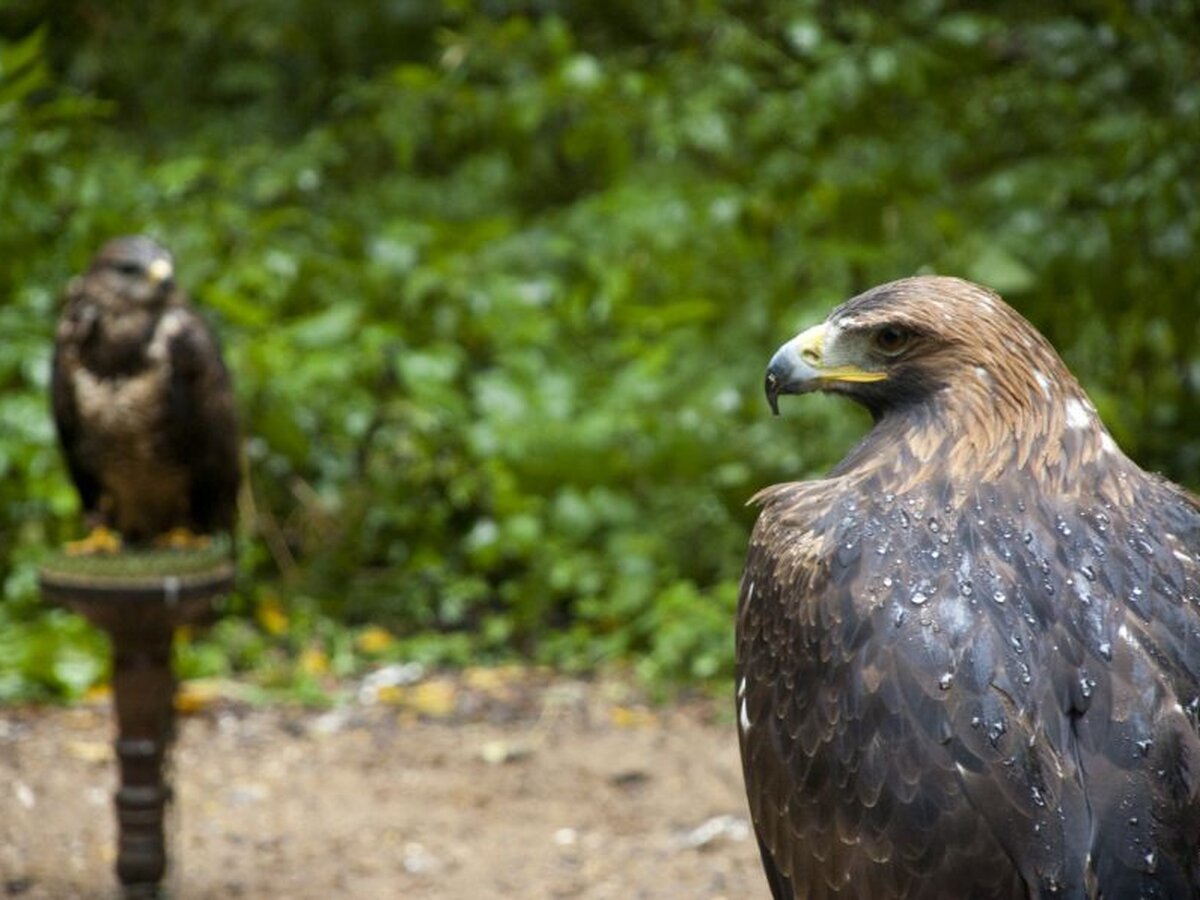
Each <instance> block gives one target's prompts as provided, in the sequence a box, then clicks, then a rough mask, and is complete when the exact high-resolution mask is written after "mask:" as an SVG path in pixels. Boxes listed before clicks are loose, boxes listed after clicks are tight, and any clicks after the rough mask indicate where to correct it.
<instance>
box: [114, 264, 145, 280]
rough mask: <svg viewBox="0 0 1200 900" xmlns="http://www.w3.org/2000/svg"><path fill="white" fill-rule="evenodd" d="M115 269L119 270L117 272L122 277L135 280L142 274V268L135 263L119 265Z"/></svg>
mask: <svg viewBox="0 0 1200 900" xmlns="http://www.w3.org/2000/svg"><path fill="white" fill-rule="evenodd" d="M114 268H115V269H116V270H117V272H119V273H120V274H122V275H126V276H128V277H129V278H135V277H137V276H138V275H141V274H142V267H141V266H139V265H138V264H137V263H135V262H123V263H117V264H116V266H114Z"/></svg>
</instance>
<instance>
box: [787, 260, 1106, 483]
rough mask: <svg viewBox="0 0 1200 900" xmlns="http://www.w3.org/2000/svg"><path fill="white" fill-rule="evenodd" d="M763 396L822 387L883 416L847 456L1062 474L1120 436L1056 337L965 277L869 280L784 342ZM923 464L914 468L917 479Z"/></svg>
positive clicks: (860, 460) (991, 472)
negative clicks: (1054, 342) (1111, 430)
mask: <svg viewBox="0 0 1200 900" xmlns="http://www.w3.org/2000/svg"><path fill="white" fill-rule="evenodd" d="M766 391H767V400H768V402H769V403H770V404H771V407H772V409H773V410H774V411H775V412H776V413H778V411H779V409H778V402H779V395H780V394H804V393H809V392H811V391H826V392H832V393H838V394H844V395H846V396H848V397H849V398H851V399H852V400H855V401H857V402H858V403H860V404H862V405H863V406H865V407H866V408H867V409H868V410H869V411H870V413H871V415H872V417H873V418H874V419H875V421H876V423H877V428H876V429H875V430H874V431H873V432H872V438H871V440H870V441H868V442H865V443H864V444H863V445H862V446H861V447H860V448H859V449H858V451H856V452H855V453H853V454H851V456H849V457H847V458H846V460H844V461H843V466H846V467H851V466H855V465H862V464H864V463H865V462H873V463H882V461H884V460H888V459H892V460H894V459H896V458H898V455H897V454H898V450H897V448H898V447H899V446H903V448H904V449H903V453H900V454H899V456H903V457H904V458H905V459H912V460H916V461H919V462H920V463H921V464H922V465H926V464H928V465H934V466H943V467H944V466H946V465H949V466H951V467H954V468H956V470H957V471H961V472H964V473H965V472H968V471H973V470H977V471H982V472H984V473H985V474H987V475H988V476H989V477H992V476H995V475H996V474H998V473H999V472H1001V471H1003V470H1004V469H1005V468H1006V467H1007V466H1009V465H1015V466H1016V467H1017V468H1021V467H1023V466H1025V465H1026V463H1028V462H1029V461H1030V460H1036V461H1037V464H1038V465H1040V466H1042V467H1043V469H1050V468H1052V469H1054V470H1055V471H1058V472H1060V473H1061V474H1062V477H1063V478H1067V477H1069V476H1070V475H1071V473H1073V472H1076V471H1077V470H1078V467H1079V466H1082V465H1085V464H1088V463H1091V462H1094V461H1096V460H1097V459H1098V458H1099V457H1100V456H1101V455H1102V454H1115V453H1116V452H1117V448H1116V445H1115V444H1114V443H1113V441H1112V439H1111V437H1109V435H1108V433H1107V432H1106V431H1105V429H1104V426H1103V424H1102V423H1101V422H1100V419H1099V417H1098V416H1097V415H1096V410H1095V407H1094V406H1093V405H1092V403H1091V401H1090V400H1089V399H1088V397H1087V395H1086V394H1085V393H1084V391H1083V389H1082V388H1081V387H1080V386H1079V382H1077V381H1076V380H1075V377H1074V376H1073V375H1072V374H1071V372H1070V371H1069V370H1068V369H1067V367H1066V364H1065V363H1063V361H1062V359H1061V358H1060V357H1059V355H1058V353H1056V352H1055V350H1054V348H1053V347H1052V346H1051V344H1050V342H1049V341H1047V340H1046V339H1045V338H1044V337H1043V336H1042V335H1041V334H1039V333H1038V331H1037V329H1035V328H1034V327H1033V326H1032V325H1031V324H1029V322H1027V321H1026V320H1025V319H1024V318H1023V317H1022V316H1021V315H1020V314H1019V313H1018V312H1017V311H1016V310H1014V309H1013V308H1012V307H1010V306H1009V305H1008V304H1006V303H1005V302H1004V301H1003V300H1001V299H1000V297H999V296H997V295H996V294H995V293H993V292H992V291H989V290H988V289H986V288H983V287H980V286H979V285H977V284H972V283H971V282H969V281H963V280H961V279H958V278H943V277H932V276H924V277H916V278H905V279H902V280H900V281H893V282H891V283H889V284H884V285H880V286H879V287H876V288H872V289H871V290H869V291H867V292H866V293H864V294H860V295H859V296H857V297H854V298H853V299H851V300H848V301H846V302H845V303H843V304H842V305H841V306H839V307H837V308H836V309H835V310H833V312H831V313H830V314H829V316H828V317H827V318H826V319H825V321H824V322H823V323H821V324H820V325H816V326H814V327H812V328H809V329H808V330H806V331H804V332H802V333H801V334H799V335H797V336H796V337H794V338H793V339H792V340H790V341H788V342H787V343H786V344H784V345H783V346H782V347H780V348H779V350H778V351H776V353H775V355H774V356H773V357H772V359H771V362H770V365H769V367H768V369H767V379H766ZM919 472H920V468H919V467H916V466H914V467H912V473H915V474H913V477H914V478H916V477H918V474H919Z"/></svg>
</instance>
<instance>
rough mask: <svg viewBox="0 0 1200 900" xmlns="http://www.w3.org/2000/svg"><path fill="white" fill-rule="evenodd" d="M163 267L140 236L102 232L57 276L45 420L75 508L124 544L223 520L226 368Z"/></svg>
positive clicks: (233, 480)
mask: <svg viewBox="0 0 1200 900" xmlns="http://www.w3.org/2000/svg"><path fill="white" fill-rule="evenodd" d="M172 276H173V265H172V261H171V256H170V254H169V253H168V252H167V251H166V250H165V249H163V248H162V247H160V246H159V245H158V244H156V243H155V242H154V241H152V240H150V239H149V238H146V237H123V238H117V239H115V240H113V241H110V242H109V243H108V244H106V245H105V246H104V247H103V248H102V249H101V251H100V253H99V254H98V255H97V256H96V258H95V259H94V260H93V262H92V264H91V267H90V268H89V269H88V271H87V272H86V273H85V274H83V275H82V276H80V277H78V278H75V279H74V280H72V282H71V284H70V285H69V286H68V288H67V296H66V300H65V308H64V310H63V314H62V318H61V319H60V320H59V323H58V329H57V332H56V335H55V344H54V367H53V377H52V385H51V388H52V400H53V407H54V419H55V424H56V425H57V426H58V434H59V440H60V443H61V445H62V449H63V453H64V455H65V457H66V460H67V464H68V466H69V468H70V471H71V477H72V479H73V480H74V482H75V485H76V487H77V488H78V489H79V495H80V499H81V501H82V504H83V509H84V512H85V515H86V516H87V518H88V519H89V520H90V521H91V523H92V524H104V525H107V526H110V527H113V528H115V529H116V530H117V531H120V532H121V533H122V535H123V536H124V537H126V538H127V539H128V540H131V541H133V542H140V541H146V540H150V539H152V538H154V537H156V536H159V535H161V534H164V533H165V532H167V531H169V530H171V529H174V528H188V529H190V530H191V531H193V532H195V533H198V534H211V533H213V532H217V531H228V530H230V529H231V528H232V525H233V517H234V507H235V501H236V496H237V485H238V449H237V448H238V436H237V419H236V414H235V410H234V399H233V392H232V390H231V388H230V383H229V375H228V373H227V371H226V369H225V364H224V363H223V362H222V360H221V353H220V349H219V347H218V346H217V343H216V340H215V339H214V337H213V335H212V333H211V332H210V331H209V329H208V327H207V326H206V325H205V324H204V321H203V320H202V319H201V318H200V317H199V316H198V315H196V313H195V312H194V311H193V310H192V309H191V307H190V306H189V305H188V302H187V298H186V296H185V295H184V294H183V292H182V291H180V290H178V289H177V288H176V287H175V283H174V280H173V277H172Z"/></svg>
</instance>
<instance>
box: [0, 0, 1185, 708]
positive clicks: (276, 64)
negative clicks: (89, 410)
mask: <svg viewBox="0 0 1200 900" xmlns="http://www.w3.org/2000/svg"><path fill="white" fill-rule="evenodd" d="M1055 8H1056V9H1057V10H1058V12H1055V13H1051V12H1049V11H1048V10H1049V7H1047V6H1046V5H1045V4H1042V3H1011V4H1010V3H1006V4H1003V5H1002V6H1000V5H995V4H982V3H980V4H965V3H952V2H942V0H905V2H901V3H897V4H894V5H886V6H879V7H877V6H874V5H867V4H861V5H860V4H852V3H828V2H815V0H786V2H785V0H766V2H754V3H750V2H743V3H736V2H734V3H720V2H715V0H710V2H704V0H697V2H683V0H674V2H671V0H663V2H658V0H638V2H630V0H612V2H606V3H587V2H576V3H572V2H567V0H526V2H519V0H511V2H510V0H483V2H467V0H390V2H380V3H373V4H366V3H364V4H329V3H324V2H320V0H260V2H257V3H253V4H250V3H245V2H242V0H204V2H194V3H188V4H163V3H152V2H147V0H140V2H128V3H120V4H117V3H101V2H97V0H57V2H52V0H8V2H7V3H5V4H4V5H3V6H2V7H0V260H2V261H3V262H2V264H0V336H2V337H0V575H2V589H3V602H2V603H0V700H2V699H8V700H13V699H24V698H37V697H55V696H58V697H64V696H65V697H70V696H74V695H77V694H78V693H79V692H81V691H84V690H86V689H87V688H88V687H89V686H90V685H91V684H93V683H94V682H96V681H98V680H102V679H103V677H104V665H105V664H104V662H103V644H102V642H101V641H100V640H99V638H98V637H97V636H96V635H95V634H94V633H93V632H91V631H90V629H88V628H87V627H86V626H84V625H83V624H82V623H81V622H80V621H79V620H78V619H76V618H74V617H72V616H70V615H68V614H66V613H62V612H57V611H50V610H47V609H45V608H44V607H43V606H42V605H41V604H40V602H39V600H38V596H37V590H36V570H37V563H38V561H39V559H41V558H42V557H43V556H44V555H45V553H46V552H47V548H48V547H50V546H53V545H55V544H57V542H59V541H61V540H63V539H64V538H67V537H70V536H73V535H74V534H76V533H77V532H78V528H79V525H78V521H77V516H76V500H75V497H74V495H73V492H72V490H71V488H70V486H69V483H68V481H67V479H66V476H65V473H64V470H63V467H62V465H61V464H60V462H59V459H58V456H57V451H56V448H55V445H54V437H53V431H52V425H51V421H50V417H49V414H48V411H47V400H46V393H47V378H48V361H49V356H50V341H51V334H52V329H53V325H54V321H55V318H56V312H57V298H58V295H59V292H60V290H61V288H62V286H63V284H64V283H65V281H66V279H67V278H68V277H69V275H71V274H72V273H74V272H77V271H79V270H80V269H81V268H83V267H84V266H85V264H86V263H87V261H88V259H89V258H90V256H91V254H92V253H93V252H94V250H95V249H96V248H97V247H98V245H99V244H100V243H101V242H102V241H104V240H105V239H107V238H109V237H111V236H113V235H116V234H121V233H128V232H140V231H145V232H149V233H151V234H153V235H155V236H157V237H158V238H160V239H161V240H162V241H164V242H165V243H166V244H167V245H168V246H170V247H171V248H173V250H174V251H175V253H176V256H177V258H178V263H179V269H180V275H181V280H182V282H183V283H184V284H185V286H187V287H189V289H190V290H191V292H192V294H193V296H194V297H195V299H196V300H197V302H198V304H199V305H201V306H202V307H203V309H204V310H205V312H206V314H207V315H208V316H209V317H210V319H211V320H212V321H213V322H214V324H216V325H217V327H218V328H219V331H220V333H221V335H222V336H223V340H224V343H225V347H226V353H227V356H228V359H229V362H230V365H231V368H232V369H233V372H234V375H235V378H236V381H237V388H238V394H239V397H240V401H241V406H242V411H243V417H244V425H245V432H246V438H247V442H246V447H247V455H248V466H249V471H250V491H249V492H248V496H247V502H246V503H245V504H244V506H245V510H244V517H243V518H244V520H245V522H244V525H245V533H244V535H243V538H242V545H243V550H242V563H241V566H242V575H243V582H244V588H243V590H242V591H241V592H240V594H239V596H238V597H237V598H236V599H235V602H234V606H235V611H236V612H240V613H241V614H240V615H234V616H231V617H229V618H228V619H227V620H226V621H225V622H224V623H223V624H222V625H221V626H220V627H219V628H218V629H216V631H215V632H214V634H213V636H212V637H211V638H209V639H207V640H204V641H201V642H197V643H192V644H189V645H188V646H186V647H185V648H183V650H182V651H181V652H182V661H183V665H184V668H185V671H187V672H188V673H191V674H218V675H219V674H223V673H228V672H231V671H237V670H242V669H250V668H252V669H254V670H255V671H256V672H257V673H258V676H257V677H260V678H262V679H263V680H264V681H265V682H267V683H272V682H274V683H277V684H281V685H285V686H286V685H292V686H295V685H297V684H299V685H300V687H301V689H303V686H304V685H305V684H307V683H309V681H319V679H320V677H321V676H322V675H323V674H324V673H326V672H332V673H346V672H351V671H354V670H355V669H356V668H359V667H361V666H362V665H363V664H364V663H365V662H370V661H373V660H378V659H396V660H399V659H418V660H422V661H425V662H428V663H435V664H436V663H449V664H454V663H461V662H465V661H468V660H471V661H478V660H485V661H486V660H490V659H502V658H514V657H516V658H527V659H531V660H535V661H539V662H545V663H550V664H553V665H557V666H561V667H566V668H570V669H577V670H588V669H592V668H594V667H597V666H606V665H612V664H625V663H629V664H632V665H633V666H634V667H636V669H637V671H638V672H639V673H640V674H641V675H642V676H644V677H645V678H646V679H647V682H648V683H649V684H651V685H656V686H671V685H677V684H681V683H690V682H694V681H705V680H708V679H714V678H716V679H720V678H721V677H722V676H724V675H725V674H727V672H728V670H729V667H730V663H731V657H732V641H731V631H732V616H733V608H734V600H735V591H736V582H737V579H738V576H739V570H740V566H741V558H742V553H743V550H744V547H745V542H746V537H747V533H748V530H749V528H750V525H751V522H752V520H753V515H754V513H753V511H752V510H750V509H747V508H746V507H745V505H744V504H745V501H746V500H747V498H748V497H749V496H750V495H751V494H753V493H754V491H755V490H756V489H758V488H759V487H761V486H763V485H765V484H768V483H771V482H774V481H778V480H781V479H787V478H804V477H808V476H812V475H814V474H817V473H820V472H821V471H823V470H824V469H826V468H828V467H829V466H830V465H831V464H832V463H833V462H834V461H836V460H837V459H838V458H839V457H840V456H841V455H842V453H844V452H845V450H846V449H847V447H848V446H849V444H850V443H851V441H852V440H853V439H854V438H855V437H856V436H857V435H859V434H860V433H861V432H862V431H863V430H864V428H865V425H866V422H865V419H864V417H863V416H862V415H861V414H859V413H858V412H857V411H856V410H854V409H852V408H851V407H849V406H848V405H846V404H845V403H838V402H836V401H833V400H826V399H811V400H806V401H805V402H803V403H795V404H789V405H788V407H787V410H786V415H785V417H784V418H783V419H780V420H772V419H771V418H770V417H769V415H768V413H767V408H766V405H765V403H764V402H763V399H762V391H761V379H762V372H763V369H764V365H765V362H766V360H767V359H768V357H769V355H770V353H771V352H772V351H773V350H774V349H775V347H776V346H777V345H778V344H779V343H780V342H782V341H783V340H784V339H786V338H788V337H790V336H791V335H792V334H793V333H794V332H795V331H796V330H797V329H798V328H799V327H800V326H801V325H802V324H805V323H811V322H813V321H815V320H818V319H819V318H821V317H823V316H824V314H825V312H826V311H827V310H828V309H829V308H830V307H831V306H832V305H834V304H835V303H837V302H839V301H841V300H842V299H844V298H846V297H848V296H850V295H852V294H854V293H856V292H858V291H860V290H862V289H865V288H867V287H869V286H871V285H873V284H875V283H878V282H881V281H885V280H890V279H893V278H897V277H901V276H905V275H909V274H912V273H915V272H918V271H936V272H941V273H947V274H959V275H963V276H966V277H969V278H973V279H976V280H979V281H982V282H985V283H987V284H989V285H991V286H993V287H995V288H997V289H999V290H1000V291H1001V292H1002V293H1003V294H1004V295H1005V296H1006V297H1007V299H1008V300H1009V301H1010V302H1012V303H1013V304H1014V305H1016V306H1017V307H1018V308H1019V309H1021V310H1022V311H1023V312H1024V313H1025V314H1026V315H1027V316H1028V317H1029V318H1030V319H1031V320H1032V321H1033V322H1034V323H1035V324H1036V325H1037V326H1038V327H1039V328H1041V329H1042V330H1043V331H1045V332H1046V333H1047V334H1048V335H1049V336H1050V337H1051V339H1052V340H1053V341H1054V342H1055V343H1056V345H1057V346H1058V347H1059V348H1060V349H1061V351H1062V352H1063V354H1064V356H1065V357H1066V358H1067V361H1068V363H1069V364H1070V365H1071V366H1072V368H1073V369H1074V370H1075V371H1076V372H1077V373H1078V374H1079V375H1080V377H1081V379H1082V380H1083V382H1084V383H1085V385H1086V387H1087V388H1088V389H1089V390H1090V391H1091V393H1092V396H1093V398H1094V399H1095V400H1096V402H1097V405H1098V407H1099V408H1100V410H1101V413H1102V415H1103V417H1104V419H1105V421H1106V422H1107V423H1108V424H1109V425H1110V427H1111V428H1112V430H1113V432H1114V434H1115V435H1116V437H1117V439H1118V440H1119V442H1120V443H1121V444H1122V445H1123V446H1124V447H1125V448H1126V450H1127V451H1128V452H1130V454H1131V455H1132V456H1134V457H1135V458H1136V459H1138V460H1139V461H1140V462H1141V463H1142V464H1143V465H1145V466H1147V467H1148V468H1152V469H1157V470H1161V471H1164V472H1166V473H1167V474H1169V475H1170V476H1171V477H1173V478H1175V479H1177V480H1180V481H1182V482H1184V483H1185V484H1189V485H1190V486H1191V487H1193V488H1195V487H1197V486H1200V425H1198V424H1197V414H1198V410H1200V405H1198V403H1197V395H1198V394H1200V324H1198V322H1200V252H1198V251H1200V247H1198V242H1200V175H1198V174H1197V173H1200V13H1198V10H1197V6H1196V4H1195V3H1194V2H1189V0H1177V2H1173V0H1142V2H1137V3H1126V2H1074V3H1068V4H1058V5H1056V7H1055ZM297 661H298V662H297ZM306 679H308V680H309V681H306Z"/></svg>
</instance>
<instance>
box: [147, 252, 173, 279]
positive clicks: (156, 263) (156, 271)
mask: <svg viewBox="0 0 1200 900" xmlns="http://www.w3.org/2000/svg"><path fill="white" fill-rule="evenodd" d="M146 274H147V275H149V276H150V280H151V281H153V282H154V283H155V284H163V283H164V282H167V281H170V280H171V276H173V275H174V274H175V268H174V267H173V266H172V265H171V262H170V260H166V259H163V258H162V257H159V258H158V259H155V260H152V261H151V262H150V265H148V266H147V267H146Z"/></svg>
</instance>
